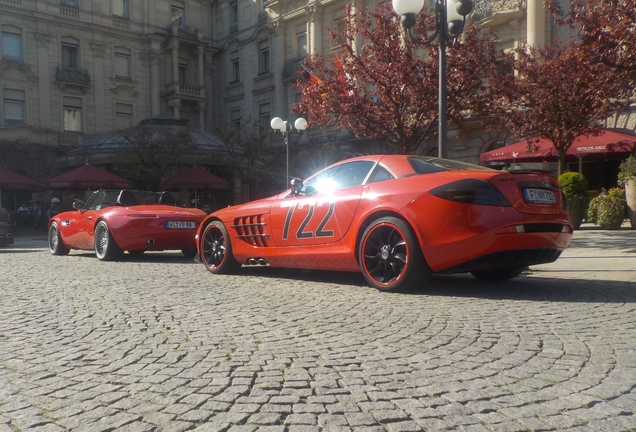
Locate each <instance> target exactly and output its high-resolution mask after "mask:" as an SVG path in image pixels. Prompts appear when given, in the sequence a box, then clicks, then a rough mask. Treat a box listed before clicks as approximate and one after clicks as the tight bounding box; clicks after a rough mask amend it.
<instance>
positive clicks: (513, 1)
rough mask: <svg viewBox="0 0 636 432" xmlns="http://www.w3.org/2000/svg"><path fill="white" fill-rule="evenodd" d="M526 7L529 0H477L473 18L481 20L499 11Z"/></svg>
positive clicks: (519, 9)
mask: <svg viewBox="0 0 636 432" xmlns="http://www.w3.org/2000/svg"><path fill="white" fill-rule="evenodd" d="M526 8H527V0H477V1H476V2H475V12H473V15H472V18H473V20H474V21H481V20H483V19H486V18H490V17H492V16H493V15H495V14H497V13H499V12H517V11H525V10H526Z"/></svg>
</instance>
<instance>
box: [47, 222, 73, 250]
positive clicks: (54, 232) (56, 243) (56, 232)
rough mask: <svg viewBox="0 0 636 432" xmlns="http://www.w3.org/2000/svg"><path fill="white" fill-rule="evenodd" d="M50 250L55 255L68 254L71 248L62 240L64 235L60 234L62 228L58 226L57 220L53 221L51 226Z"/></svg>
mask: <svg viewBox="0 0 636 432" xmlns="http://www.w3.org/2000/svg"><path fill="white" fill-rule="evenodd" d="M48 241H49V251H51V253H52V254H53V255H68V253H69V251H70V249H69V248H67V247H66V246H64V243H63V242H62V236H61V235H60V228H59V227H58V226H57V222H51V225H50V226H49V238H48Z"/></svg>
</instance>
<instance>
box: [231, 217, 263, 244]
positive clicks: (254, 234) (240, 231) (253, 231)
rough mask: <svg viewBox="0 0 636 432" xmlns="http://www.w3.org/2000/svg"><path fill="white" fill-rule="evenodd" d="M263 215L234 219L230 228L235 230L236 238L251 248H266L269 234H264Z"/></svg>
mask: <svg viewBox="0 0 636 432" xmlns="http://www.w3.org/2000/svg"><path fill="white" fill-rule="evenodd" d="M266 225H267V224H266V223H265V222H264V217H263V215H254V216H243V217H239V218H236V219H234V225H232V228H234V229H235V230H236V233H237V236H236V237H237V238H239V239H241V240H243V241H244V242H246V243H249V244H251V245H252V246H259V247H268V246H269V234H266V233H265V226H266Z"/></svg>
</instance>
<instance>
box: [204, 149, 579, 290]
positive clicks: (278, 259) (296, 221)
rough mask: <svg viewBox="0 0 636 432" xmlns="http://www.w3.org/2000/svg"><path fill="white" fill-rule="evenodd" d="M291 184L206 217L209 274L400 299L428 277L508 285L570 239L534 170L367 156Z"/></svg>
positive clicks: (555, 192) (555, 198)
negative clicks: (320, 282)
mask: <svg viewBox="0 0 636 432" xmlns="http://www.w3.org/2000/svg"><path fill="white" fill-rule="evenodd" d="M291 184H292V187H291V189H290V190H287V191H285V192H283V193H281V194H279V195H276V196H273V197H270V198H266V199H261V200H258V201H253V202H250V203H247V204H243V205H238V206H234V207H229V208H225V209H222V210H219V211H216V212H214V213H212V214H210V215H209V216H207V217H206V218H205V219H204V221H203V222H202V223H201V226H200V227H199V229H198V231H197V236H196V238H197V248H198V252H199V253H200V257H201V260H202V261H203V263H204V264H205V266H206V267H207V268H208V270H209V271H211V272H212V273H230V272H234V271H236V270H237V269H238V268H239V267H240V266H241V265H243V264H247V265H269V266H271V267H290V268H306V269H331V270H344V271H362V274H363V275H364V277H365V278H366V280H367V282H368V283H369V284H370V285H371V286H373V287H375V288H377V289H380V290H384V291H401V290H407V289H413V288H418V287H423V286H425V284H426V282H427V280H428V279H429V277H430V276H431V274H433V273H466V272H470V273H472V274H473V275H474V276H476V277H477V278H479V279H484V280H505V279H509V278H513V277H515V276H517V275H519V274H520V273H521V272H522V271H523V270H524V269H525V268H526V267H527V266H529V265H534V264H541V263H549V262H553V261H555V260H556V259H557V258H558V257H559V255H560V254H561V252H562V251H563V250H564V249H565V248H566V247H567V246H568V244H569V242H570V239H571V237H572V225H571V223H570V219H569V215H568V211H567V209H566V200H565V199H564V196H563V194H562V193H561V191H560V190H559V187H558V184H557V181H556V179H555V178H554V177H553V176H552V175H551V174H549V173H547V172H543V171H531V170H519V171H512V172H508V171H496V170H492V169H489V168H484V167H480V166H476V165H471V164H466V163H463V162H458V161H453V160H449V159H437V158H431V157H422V156H406V155H373V156H364V157H358V158H354V159H349V160H346V161H342V162H339V163H337V164H334V165H332V166H330V167H327V168H325V169H324V170H322V171H320V172H318V173H317V174H315V175H314V176H312V177H309V178H308V179H307V180H306V181H304V182H303V181H300V180H297V179H294V180H292V182H291Z"/></svg>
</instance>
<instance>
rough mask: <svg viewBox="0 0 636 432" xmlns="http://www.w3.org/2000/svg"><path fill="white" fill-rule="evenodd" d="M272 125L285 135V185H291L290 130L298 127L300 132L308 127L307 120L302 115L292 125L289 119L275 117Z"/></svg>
mask: <svg viewBox="0 0 636 432" xmlns="http://www.w3.org/2000/svg"><path fill="white" fill-rule="evenodd" d="M270 126H271V127H272V129H274V130H279V131H281V132H282V134H283V136H284V137H285V147H286V149H287V183H286V186H285V187H289V132H291V131H292V129H294V128H296V130H298V131H299V132H302V131H304V130H305V129H307V120H305V119H304V118H302V117H298V118H297V119H296V121H295V122H294V125H293V126H292V124H291V123H289V122H288V121H287V120H285V121H283V119H281V118H280V117H274V118H273V119H272V121H271V122H270Z"/></svg>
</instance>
